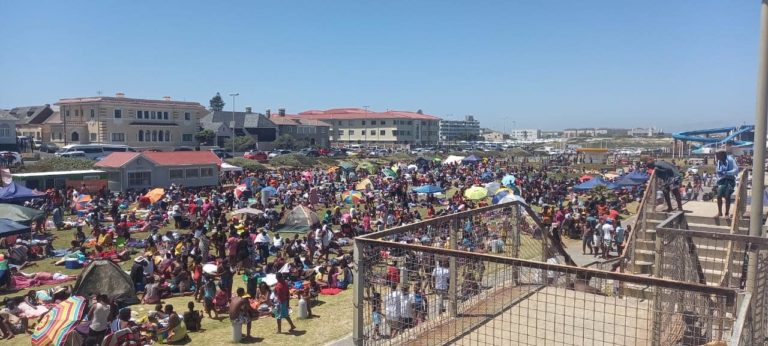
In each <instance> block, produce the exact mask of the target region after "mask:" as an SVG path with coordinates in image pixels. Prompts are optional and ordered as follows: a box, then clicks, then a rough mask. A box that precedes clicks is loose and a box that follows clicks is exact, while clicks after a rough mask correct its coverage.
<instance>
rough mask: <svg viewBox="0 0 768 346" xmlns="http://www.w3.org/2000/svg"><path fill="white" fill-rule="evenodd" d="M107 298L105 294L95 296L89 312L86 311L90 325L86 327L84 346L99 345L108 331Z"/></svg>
mask: <svg viewBox="0 0 768 346" xmlns="http://www.w3.org/2000/svg"><path fill="white" fill-rule="evenodd" d="M109 312H110V305H109V298H108V297H107V295H106V294H99V295H97V296H96V300H95V301H94V304H93V306H91V310H90V311H88V320H89V321H91V324H90V325H89V327H88V337H87V338H86V339H85V345H86V346H92V345H101V341H102V340H104V337H105V336H106V335H107V331H108V330H109Z"/></svg>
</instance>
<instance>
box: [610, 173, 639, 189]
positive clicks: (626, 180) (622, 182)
mask: <svg viewBox="0 0 768 346" xmlns="http://www.w3.org/2000/svg"><path fill="white" fill-rule="evenodd" d="M614 184H616V186H618V187H626V186H636V185H642V184H643V182H642V181H640V180H635V179H632V177H630V174H625V175H624V176H623V177H621V179H619V180H617V181H616V182H615V183H614Z"/></svg>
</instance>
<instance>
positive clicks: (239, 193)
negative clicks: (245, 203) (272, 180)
mask: <svg viewBox="0 0 768 346" xmlns="http://www.w3.org/2000/svg"><path fill="white" fill-rule="evenodd" d="M245 191H248V187H247V186H245V184H240V185H238V186H237V187H236V188H235V198H237V199H240V196H242V195H243V194H244V193H245Z"/></svg>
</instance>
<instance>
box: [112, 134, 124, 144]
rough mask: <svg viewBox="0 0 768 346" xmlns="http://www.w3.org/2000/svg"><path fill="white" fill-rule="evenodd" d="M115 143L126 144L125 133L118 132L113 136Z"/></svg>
mask: <svg viewBox="0 0 768 346" xmlns="http://www.w3.org/2000/svg"><path fill="white" fill-rule="evenodd" d="M112 141H113V142H125V133H122V132H118V133H113V134H112Z"/></svg>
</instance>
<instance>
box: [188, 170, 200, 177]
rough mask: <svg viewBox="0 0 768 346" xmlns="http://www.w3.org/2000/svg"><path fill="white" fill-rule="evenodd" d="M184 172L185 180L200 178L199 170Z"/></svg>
mask: <svg viewBox="0 0 768 346" xmlns="http://www.w3.org/2000/svg"><path fill="white" fill-rule="evenodd" d="M185 172H186V173H187V179H189V178H197V177H199V176H200V170H199V169H197V168H187V169H186V170H185Z"/></svg>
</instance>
